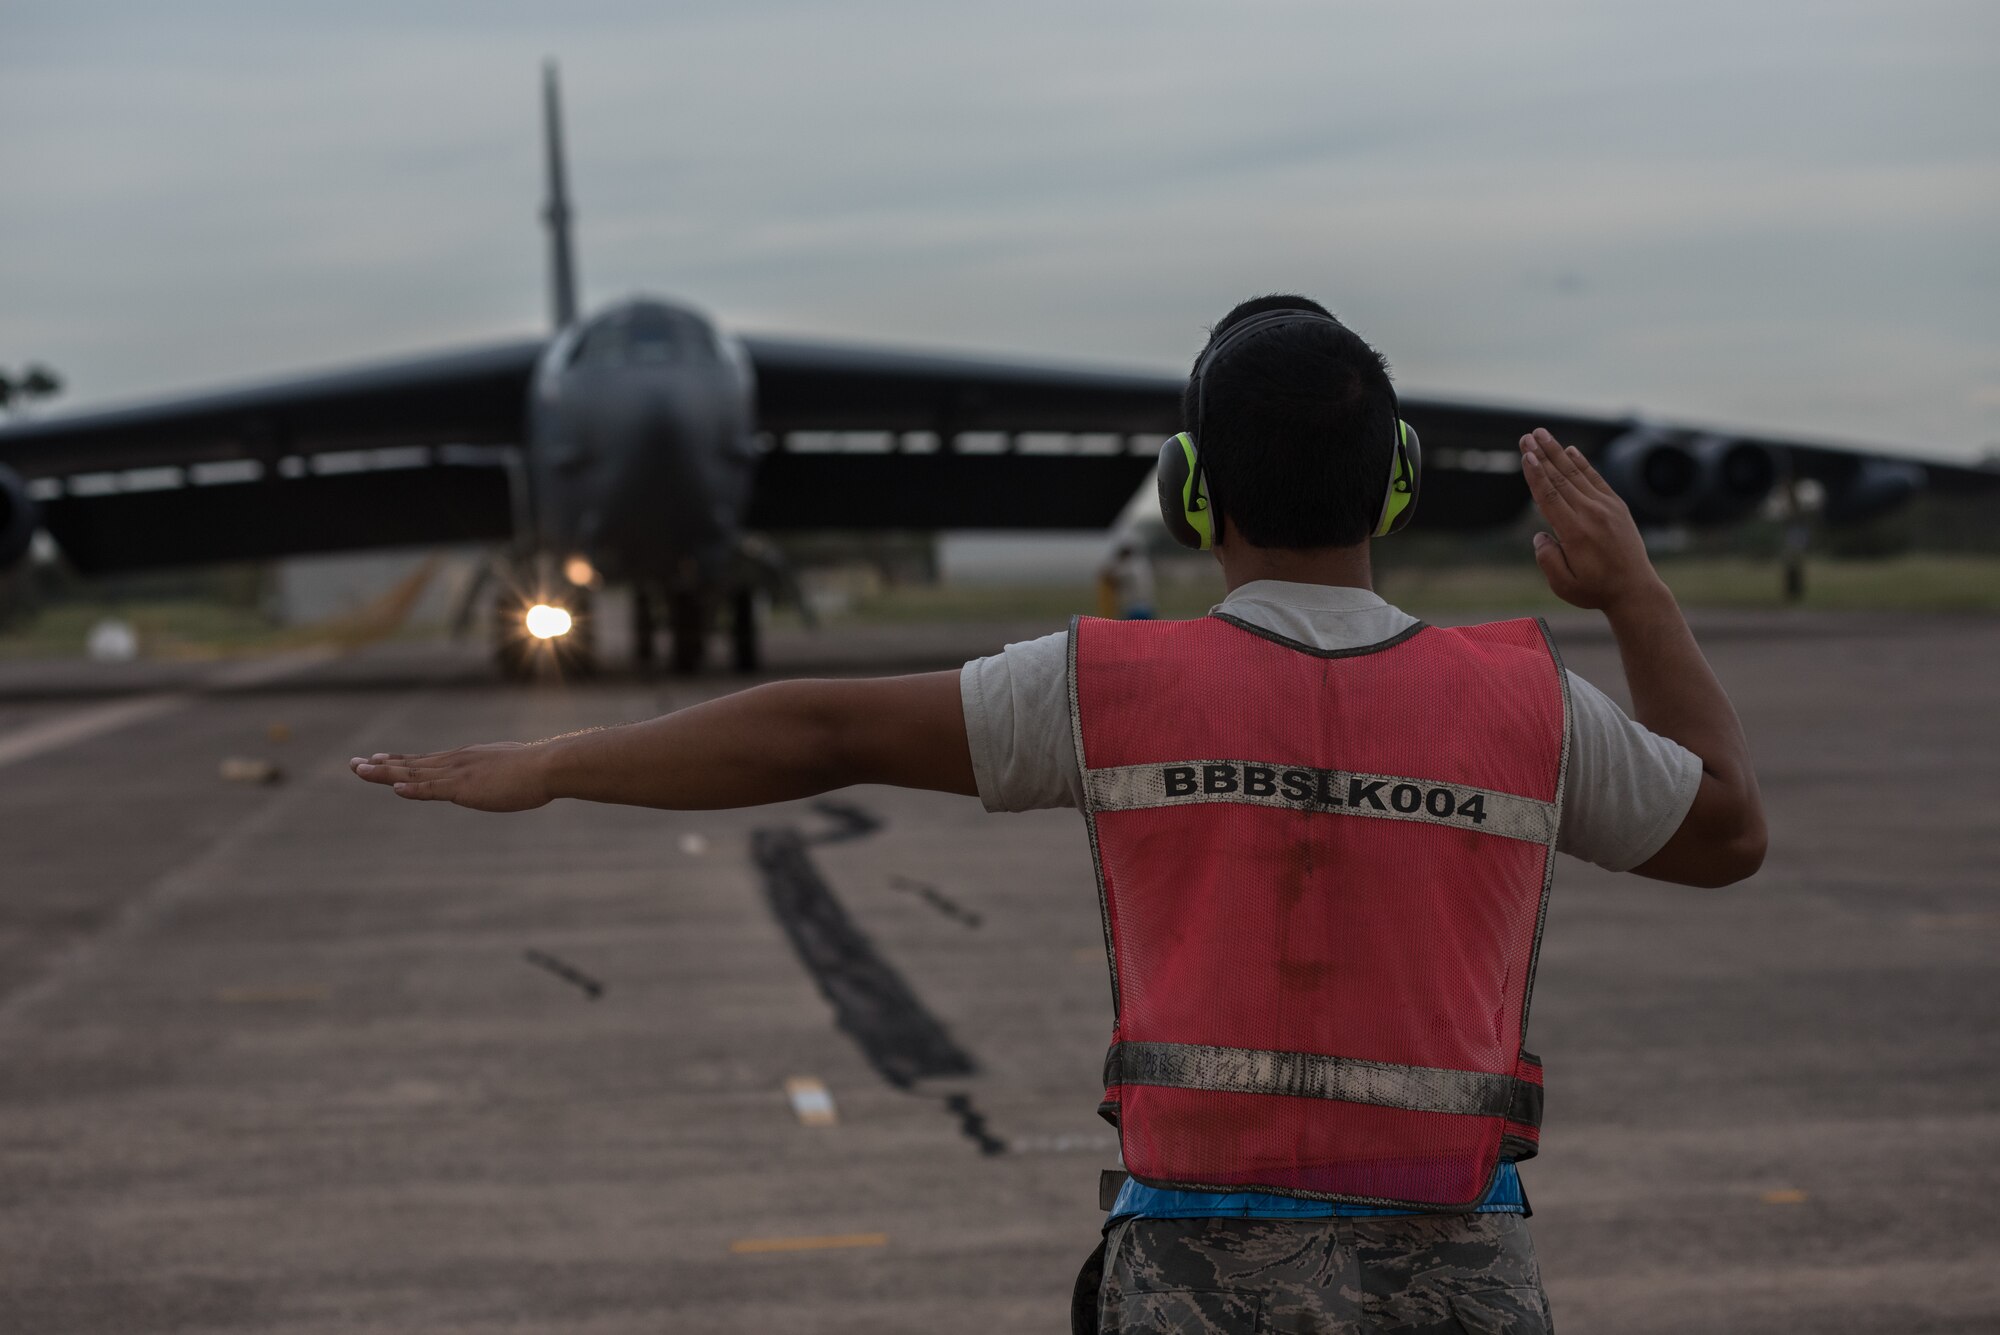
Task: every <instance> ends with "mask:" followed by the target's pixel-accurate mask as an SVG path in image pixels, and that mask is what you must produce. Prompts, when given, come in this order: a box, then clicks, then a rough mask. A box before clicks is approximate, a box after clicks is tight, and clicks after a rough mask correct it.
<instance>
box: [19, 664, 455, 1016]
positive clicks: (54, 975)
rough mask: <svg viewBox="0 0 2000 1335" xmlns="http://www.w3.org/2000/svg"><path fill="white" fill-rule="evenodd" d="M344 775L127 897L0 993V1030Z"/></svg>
mask: <svg viewBox="0 0 2000 1335" xmlns="http://www.w3.org/2000/svg"><path fill="white" fill-rule="evenodd" d="M421 698H422V697H421V695H420V694H418V693H416V692H412V693H411V694H409V695H406V696H402V697H401V698H399V699H397V700H395V701H393V702H391V703H390V704H388V705H385V706H383V707H382V708H381V709H380V710H378V711H377V712H376V713H374V714H373V715H371V716H370V717H369V718H368V720H367V721H366V722H365V723H363V724H362V725H361V726H360V727H359V728H356V729H355V730H354V733H353V735H352V736H351V737H349V738H348V739H346V740H345V741H342V742H341V743H340V744H339V745H337V746H332V747H329V748H327V749H328V751H329V752H330V753H332V754H334V755H352V754H354V752H356V751H358V750H360V749H361V748H362V747H363V746H365V745H368V744H370V739H372V738H375V737H379V736H381V735H382V734H383V733H385V732H388V731H391V730H392V725H394V724H395V723H397V722H399V721H400V720H401V719H402V717H403V715H405V714H407V713H408V712H409V711H410V710H411V709H412V708H413V707H414V706H415V705H416V703H417V702H418V700H419V699H421ZM346 778H347V776H346V774H345V773H344V772H343V773H342V774H341V775H340V778H339V779H335V778H334V777H333V776H332V775H330V774H329V775H325V776H321V777H320V781H319V782H304V783H300V784H298V785H297V786H296V787H294V788H292V789H291V790H289V791H288V792H284V793H281V794H279V795H278V796H276V797H273V798H272V799H271V800H269V801H268V802H265V803H263V804H262V805H261V806H259V807H257V808H256V809H255V810H254V811H253V812H251V813H250V814H249V815H248V816H246V817H245V818H244V819H243V820H241V821H239V822H237V823H236V824H235V825H234V826H232V827H231V828H230V829H228V830H227V831H225V832H224V833H223V834H222V836H221V837H220V838H218V839H216V840H214V841H213V842H211V843H210V844H209V845H208V846H207V847H206V848H204V849H203V850H201V851H200V852H199V853H197V854H195V855H194V856H193V857H191V858H189V859H188V860H187V861H186V862H183V863H181V864H180V865H179V866H177V867H175V868H173V869H172V870H171V871H169V872H167V873H166V874H165V875H163V876H161V877H160V878H159V879H158V880H155V881H154V882H153V883H152V884H151V885H149V886H147V887H146V888H145V889H144V890H142V891H140V892H139V893H138V894H136V895H134V896H132V897H131V898H130V899H128V900H127V901H126V902H125V903H124V905H123V906H121V907H120V908H119V909H118V910H117V912H116V913H114V914H113V915H112V917H111V920H110V921H109V922H107V923H106V924H105V925H104V926H103V927H102V928H100V929H99V930H97V931H96V932H94V933H92V934H91V935H89V936H86V937H84V938H82V939H81V940H79V941H78V942H77V943H76V944H75V945H74V946H72V947H71V948H70V949H69V950H68V951H67V952H65V953H64V954H62V955H59V956H57V957H56V958H55V959H53V960H52V961H51V962H50V963H49V964H48V965H47V966H46V967H45V968H44V969H43V970H42V972H41V974H40V976H38V977H36V978H34V979H33V980H32V981H30V982H28V983H27V984H26V985H24V986H23V987H21V988H20V989H19V990H17V991H15V992H13V993H11V994H9V995H8V996H6V997H4V998H0V1033H4V1032H5V1031H6V1030H7V1029H8V1028H9V1027H10V1026H12V1025H15V1024H19V1023H22V1022H23V1020H24V1017H26V1016H28V1015H31V1014H32V1013H33V1012H34V1010H35V1009H36V1008H37V1007H38V1006H40V1005H41V1004H42V1002H43V1001H44V1000H45V999H46V998H48V997H49V996H50V995H51V994H53V993H55V992H56V991H58V990H60V989H61V987H62V986H63V984H64V983H65V982H67V981H68V980H70V979H72V978H74V977H76V975H77V974H79V973H81V972H84V971H86V970H88V969H89V968H90V966H91V964H92V962H93V961H95V960H97V959H98V958H100V957H101V956H103V955H104V954H106V953H107V952H109V951H112V950H115V949H116V948H118V947H119V946H121V945H123V944H126V943H128V942H130V941H132V940H134V939H135V938H137V937H140V936H143V935H144V934H145V933H147V932H149V931H151V930H152V929H153V927H154V926H155V925H156V924H157V923H158V922H159V921H160V920H161V918H162V917H164V916H165V915H166V913H167V912H168V911H169V910H170V909H171V908H172V906H173V905H174V904H175V903H176V902H178V901H179V900H181V899H183V898H186V897H188V896H191V895H198V894H200V893H202V892H203V891H206V890H209V889H211V888H212V887H213V886H214V884H215V882H216V880H217V879H218V878H219V876H221V875H222V874H223V873H224V872H226V871H227V870H229V869H230V868H231V866H232V863H233V862H234V861H235V860H237V859H239V858H241V857H242V855H243V853H244V851H245V850H246V849H248V848H249V847H250V846H252V845H253V844H254V843H255V842H256V841H257V840H258V839H261V838H263V837H264V836H265V835H267V834H269V833H270V832H271V831H273V830H275V829H279V828H281V827H283V826H284V825H285V823H286V822H288V821H292V820H296V819H300V817H301V813H302V812H303V811H304V810H305V809H306V808H307V807H308V806H309V805H310V804H311V803H312V802H314V801H317V800H319V799H320V798H321V797H323V796H324V793H323V791H322V789H323V788H330V787H331V786H332V785H333V784H334V783H336V782H339V781H341V780H345V779H346Z"/></svg>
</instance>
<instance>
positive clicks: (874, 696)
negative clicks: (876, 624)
mask: <svg viewBox="0 0 2000 1335" xmlns="http://www.w3.org/2000/svg"><path fill="white" fill-rule="evenodd" d="M348 764H349V767H350V768H351V769H353V771H354V772H355V773H356V774H357V775H359V776H360V777H361V778H363V779H366V780H367V781H368V782H370V783H380V784H388V785H391V786H393V787H394V789H395V791H396V794H397V796H399V797H407V798H411V799H413V800H418V801H430V802H455V803H457V804H458V805H459V806H462V807H472V808H474V809H476V810H479V811H527V810H530V809H532V808H534V807H539V806H542V805H544V804H545V803H547V802H548V801H550V800H551V799H552V798H557V797H580V798H583V799H585V800H586V801H591V802H618V803H623V804H625V805H628V806H642V807H665V808H668V809H672V810H679V811H693V810H708V809H712V808H716V807H748V806H757V805H760V804H762V803H765V802H782V801H786V800H788V799H790V798H795V797H810V796H811V795H813V794H814V793H823V792H826V791H828V790H829V789H833V788H844V787H846V786H847V785H848V784H851V783H890V784H896V785H899V786H901V787H904V788H930V789H935V790H937V791H939V792H946V793H965V794H967V795H972V794H974V793H976V792H977V791H978V789H977V788H976V786H975V785H974V782H973V777H972V754H971V750H970V748H969V746H968V745H967V743H966V739H965V715H964V713H963V712H962V710H961V708H960V705H959V695H958V673H957V672H929V673H924V674H921V675H918V676H910V677H875V678H862V679H858V680H832V681H781V682H773V683H771V684H770V685H768V686H758V687H754V688H752V689H750V690H747V691H739V692H738V693H736V694H735V695H726V696H723V697H721V698H720V699H717V700H710V701H707V702H705V703H703V704H699V705H694V706H692V707H690V708H687V709H682V710H678V711H676V712H674V713H672V714H663V715H661V716H660V717H659V718H656V719H649V720H647V721H646V722H644V723H627V724H622V725H620V726H618V727H615V728H600V729H598V730H596V731H593V732H583V733H573V734H571V735H569V736H565V737H554V738H550V739H549V740H548V741H545V742H533V743H526V744H524V743H520V742H498V743H492V744H489V745H485V746H468V747H461V748H459V749H458V750H455V751H439V752H434V753H432V754H429V755H410V756H406V755H390V754H381V755H375V756H371V757H367V758H363V757H359V756H357V757H355V758H354V759H353V760H351V761H349V762H348Z"/></svg>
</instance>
